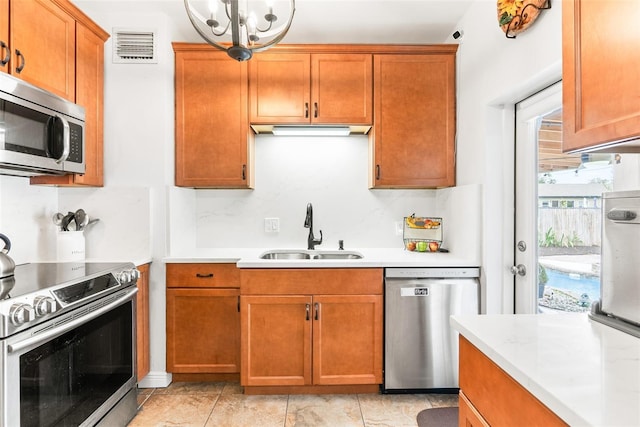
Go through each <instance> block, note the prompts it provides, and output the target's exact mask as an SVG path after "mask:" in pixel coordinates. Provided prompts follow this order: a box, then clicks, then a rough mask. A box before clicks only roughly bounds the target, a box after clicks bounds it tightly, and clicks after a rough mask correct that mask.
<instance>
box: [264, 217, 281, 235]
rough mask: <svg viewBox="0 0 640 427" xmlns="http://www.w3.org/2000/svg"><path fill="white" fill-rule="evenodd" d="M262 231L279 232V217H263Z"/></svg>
mask: <svg viewBox="0 0 640 427" xmlns="http://www.w3.org/2000/svg"><path fill="white" fill-rule="evenodd" d="M264 232H265V233H279V232H280V218H265V219H264Z"/></svg>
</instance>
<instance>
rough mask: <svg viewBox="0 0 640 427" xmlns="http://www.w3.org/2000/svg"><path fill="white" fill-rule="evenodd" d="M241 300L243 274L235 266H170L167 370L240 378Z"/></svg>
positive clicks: (168, 278) (176, 372)
mask: <svg viewBox="0 0 640 427" xmlns="http://www.w3.org/2000/svg"><path fill="white" fill-rule="evenodd" d="M205 286H206V287H205ZM239 298H240V289H239V273H238V271H237V269H236V267H235V265H233V264H168V265H167V371H168V372H172V373H174V374H235V375H236V376H235V378H237V374H238V373H239V372H240V313H239ZM174 376H175V375H174ZM189 378H190V379H192V380H195V379H198V378H200V379H202V378H204V377H202V376H200V377H198V376H197V375H195V376H191V377H189ZM208 378H209V379H212V377H208Z"/></svg>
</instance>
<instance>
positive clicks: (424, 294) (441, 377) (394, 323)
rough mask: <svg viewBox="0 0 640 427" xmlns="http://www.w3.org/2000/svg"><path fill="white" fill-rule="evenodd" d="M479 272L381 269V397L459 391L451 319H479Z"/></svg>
mask: <svg viewBox="0 0 640 427" xmlns="http://www.w3.org/2000/svg"><path fill="white" fill-rule="evenodd" d="M478 276H479V269H478V268H475V267H474V268H387V269H385V355H384V357H385V362H384V385H383V391H384V392H385V393H402V392H416V391H457V388H458V333H457V332H456V331H455V330H453V329H452V328H451V326H450V324H449V317H450V316H452V315H464V314H478V311H479V303H478V295H479V283H478Z"/></svg>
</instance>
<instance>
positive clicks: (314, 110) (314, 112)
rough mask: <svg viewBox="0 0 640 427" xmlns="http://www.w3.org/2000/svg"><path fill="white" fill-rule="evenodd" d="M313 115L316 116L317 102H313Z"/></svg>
mask: <svg viewBox="0 0 640 427" xmlns="http://www.w3.org/2000/svg"><path fill="white" fill-rule="evenodd" d="M313 117H315V118H318V103H317V102H314V103H313Z"/></svg>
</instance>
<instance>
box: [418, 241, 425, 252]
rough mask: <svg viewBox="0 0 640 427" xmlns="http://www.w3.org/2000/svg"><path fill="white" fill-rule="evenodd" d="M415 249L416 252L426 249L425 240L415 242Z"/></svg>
mask: <svg viewBox="0 0 640 427" xmlns="http://www.w3.org/2000/svg"><path fill="white" fill-rule="evenodd" d="M416 250H417V251H418V252H426V251H427V242H417V243H416Z"/></svg>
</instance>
